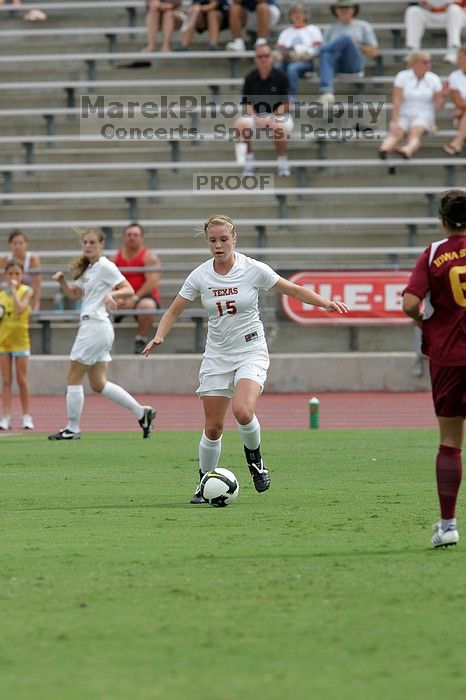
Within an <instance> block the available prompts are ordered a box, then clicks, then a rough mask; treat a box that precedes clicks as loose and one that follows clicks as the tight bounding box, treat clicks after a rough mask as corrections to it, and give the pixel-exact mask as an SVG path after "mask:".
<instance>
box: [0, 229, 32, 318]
mask: <svg viewBox="0 0 466 700" xmlns="http://www.w3.org/2000/svg"><path fill="white" fill-rule="evenodd" d="M28 243H29V240H28V237H27V236H26V234H25V233H24V231H20V230H19V229H15V230H14V231H12V232H11V233H10V235H9V236H8V247H9V248H10V252H9V253H8V254H7V255H6V256H5V257H4V258H1V259H0V267H2V268H5V266H6V264H7V262H8V260H13V259H14V260H18V261H19V262H20V263H21V265H22V266H23V283H24V284H27V285H28V286H29V287H32V292H33V294H32V305H31V306H32V310H33V311H39V309H40V296H41V289H40V286H41V283H42V275H41V274H40V273H39V272H38V271H39V269H40V259H39V256H38V255H35V254H34V253H31V251H30V250H28Z"/></svg>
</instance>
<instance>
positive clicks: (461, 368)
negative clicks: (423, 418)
mask: <svg viewBox="0 0 466 700" xmlns="http://www.w3.org/2000/svg"><path fill="white" fill-rule="evenodd" d="M430 378H431V380H432V398H433V400H434V407H435V414H436V415H437V416H442V417H443V418H456V417H457V416H463V418H464V417H466V365H458V366H456V367H445V366H443V365H436V364H434V363H433V362H431V363H430Z"/></svg>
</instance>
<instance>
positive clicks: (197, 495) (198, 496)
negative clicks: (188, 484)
mask: <svg viewBox="0 0 466 700" xmlns="http://www.w3.org/2000/svg"><path fill="white" fill-rule="evenodd" d="M203 476H204V474H203V472H201V470H200V469H199V485H198V487H197V489H196V490H195V492H194V496H193V497H192V498H191V500H190V501H189V502H190V503H192V504H193V505H196V506H200V505H202V504H203V503H208V501H206V499H205V498H204V496H203V495H202V491H201V480H202V477H203Z"/></svg>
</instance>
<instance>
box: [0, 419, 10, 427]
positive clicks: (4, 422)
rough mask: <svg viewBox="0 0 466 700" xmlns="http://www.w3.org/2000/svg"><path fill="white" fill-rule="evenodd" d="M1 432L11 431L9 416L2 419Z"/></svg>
mask: <svg viewBox="0 0 466 700" xmlns="http://www.w3.org/2000/svg"><path fill="white" fill-rule="evenodd" d="M0 430H11V419H10V417H9V416H4V417H3V418H1V419H0Z"/></svg>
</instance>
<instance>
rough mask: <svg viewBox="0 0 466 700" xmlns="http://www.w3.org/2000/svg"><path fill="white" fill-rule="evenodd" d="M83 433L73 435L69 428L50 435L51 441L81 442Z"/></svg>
mask: <svg viewBox="0 0 466 700" xmlns="http://www.w3.org/2000/svg"><path fill="white" fill-rule="evenodd" d="M80 439H81V433H73V431H72V430H68V428H63V430H59V431H58V433H52V434H51V435H49V440H80Z"/></svg>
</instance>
